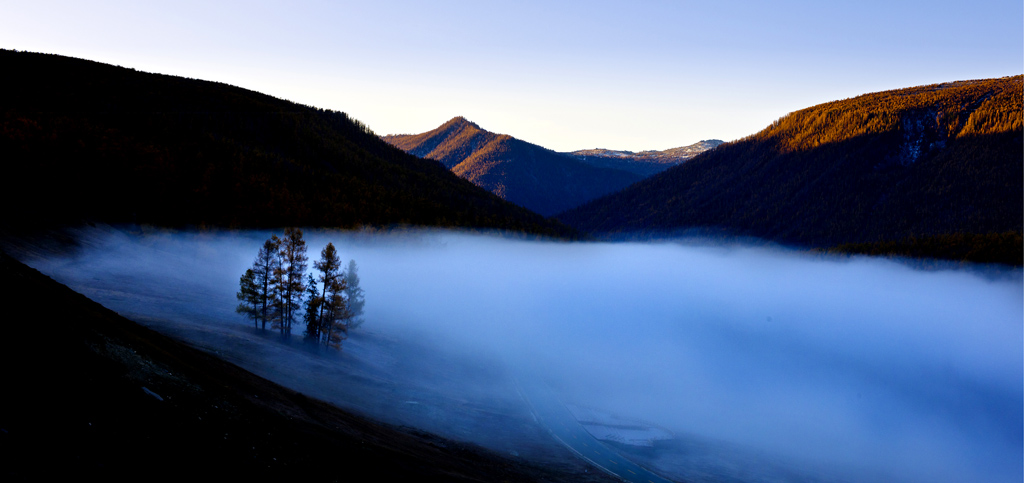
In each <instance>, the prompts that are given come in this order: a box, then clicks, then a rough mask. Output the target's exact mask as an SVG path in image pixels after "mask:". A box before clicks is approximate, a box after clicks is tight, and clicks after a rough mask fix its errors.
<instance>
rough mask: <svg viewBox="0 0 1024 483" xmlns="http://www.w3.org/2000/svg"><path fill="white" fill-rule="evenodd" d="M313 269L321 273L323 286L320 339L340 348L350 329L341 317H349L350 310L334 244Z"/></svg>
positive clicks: (327, 249) (318, 329) (323, 252)
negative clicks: (346, 301) (346, 302)
mask: <svg viewBox="0 0 1024 483" xmlns="http://www.w3.org/2000/svg"><path fill="white" fill-rule="evenodd" d="M313 268H315V269H316V270H318V271H319V272H320V275H319V277H318V279H319V281H320V284H321V286H322V288H321V292H320V307H319V309H320V310H319V311H318V315H317V321H318V326H317V332H318V334H319V337H318V339H319V340H320V342H321V343H323V344H326V345H330V346H334V347H340V345H341V340H342V339H343V338H344V337H343V336H344V334H345V333H346V332H347V330H348V327H347V326H345V325H344V320H341V319H339V317H345V316H347V314H348V310H347V306H346V304H345V296H344V291H345V286H346V285H345V280H344V279H343V278H342V277H341V275H342V274H341V273H340V270H341V259H339V258H338V252H337V250H335V248H334V244H333V243H328V244H327V246H325V247H324V249H323V250H321V251H320V260H317V261H315V262H313Z"/></svg>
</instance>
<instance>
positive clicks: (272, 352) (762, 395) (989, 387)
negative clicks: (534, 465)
mask: <svg viewBox="0 0 1024 483" xmlns="http://www.w3.org/2000/svg"><path fill="white" fill-rule="evenodd" d="M269 234H270V233H269V232H266V233H264V232H221V233H212V234H211V233H202V234H195V233H185V234H182V233H165V232H150V233H146V234H143V233H142V232H140V231H138V230H137V229H134V231H117V230H86V231H83V232H81V233H80V235H81V236H82V239H83V246H82V248H81V249H80V250H77V251H75V252H73V253H72V254H70V255H62V256H57V255H41V256H35V257H31V256H30V257H28V258H27V259H26V262H28V263H29V264H30V265H32V266H34V267H36V268H38V269H40V270H41V271H42V272H44V273H47V274H49V275H51V276H53V277H54V278H56V279H57V280H58V281H61V282H63V283H66V284H68V285H69V286H71V287H72V288H74V289H76V290H78V291H80V292H82V293H85V294H86V295H87V296H89V297H90V298H93V299H94V300H97V301H98V302H100V303H103V304H104V305H107V306H108V307H110V308H112V309H114V310H117V311H119V312H121V313H122V314H125V315H127V316H129V317H131V318H133V319H135V320H138V321H140V322H142V323H145V324H147V325H150V326H153V327H155V328H158V329H160V330H163V331H165V332H168V333H171V334H173V335H175V336H178V337H182V338H185V339H187V340H190V341H192V342H193V343H195V344H197V345H200V346H202V347H204V348H207V349H209V350H215V351H217V352H218V353H221V355H223V356H224V357H226V358H228V359H229V360H232V361H233V362H236V363H239V364H241V365H243V366H244V367H247V368H249V369H250V370H253V371H254V372H257V373H259V374H261V375H265V376H267V377H271V378H273V379H275V380H277V381H278V382H281V383H283V384H285V385H290V386H292V387H295V388H296V389H298V390H301V391H303V392H308V393H311V394H313V395H315V396H316V397H322V398H324V399H328V400H332V401H333V402H336V403H337V404H339V405H341V406H343V407H348V408H351V409H354V410H357V411H361V412H364V413H366V414H369V415H372V416H374V417H379V418H382V419H385V420H390V421H392V422H395V423H398V424H407V425H415V426H418V427H421V428H423V429H426V430H429V431H435V432H439V433H442V434H444V435H446V436H449V437H455V438H460V439H466V440H470V441H475V442H478V443H480V444H484V445H486V446H488V447H491V448H494V449H497V450H499V451H502V452H506V453H508V454H511V455H518V456H522V457H528V458H529V457H533V456H537V455H542V454H545V453H546V451H547V450H545V445H546V444H549V442H548V441H547V440H546V433H545V432H544V430H543V429H537V428H535V427H533V425H534V423H533V422H532V419H531V418H530V416H529V411H528V409H523V408H524V406H523V405H522V402H521V398H520V397H519V394H518V393H517V390H516V387H517V384H519V382H517V378H518V379H522V378H531V379H534V380H542V381H543V382H544V384H545V385H546V387H549V388H550V390H551V391H552V392H553V393H555V394H557V396H558V397H559V398H560V399H561V400H563V401H565V402H566V403H569V404H572V405H576V406H579V407H584V408H590V409H593V410H594V411H600V412H601V413H602V414H614V415H616V417H621V418H623V420H631V421H643V422H645V424H648V425H650V426H652V427H653V426H656V427H658V428H664V429H665V430H666V431H668V432H670V433H671V434H673V435H674V438H675V439H674V441H675V442H674V443H673V442H672V441H660V442H658V443H657V444H655V445H654V446H653V447H652V448H648V449H643V450H641V451H638V452H637V453H636V456H637V458H639V459H641V460H643V461H642V463H645V464H647V465H648V466H652V465H653V466H655V467H656V468H654V469H656V470H660V472H661V473H662V474H664V475H665V476H669V477H675V478H710V479H740V480H746V481H771V480H789V479H794V478H807V479H810V480H814V479H821V480H839V481H843V480H849V481H862V480H890V481H1012V482H1018V481H1021V479H1022V477H1024V471H1022V451H1024V442H1022V440H1024V437H1022V431H1024V418H1022V412H1024V396H1022V393H1024V388H1022V385H1024V383H1022V380H1024V374H1022V372H1024V371H1022V365H1024V356H1022V351H1024V349H1022V346H1024V336H1022V320H1024V313H1022V310H1024V309H1022V304H1024V300H1022V298H1024V297H1022V280H1021V274H1020V272H1019V271H1011V272H1003V273H1001V274H996V275H992V274H982V273H980V272H978V271H971V270H964V269H957V270H953V269H949V270H932V271H923V270H917V269H913V268H909V267H907V266H905V265H901V264H899V263H895V262H890V261H884V260H877V259H867V258H852V259H832V258H822V257H811V256H808V255H802V254H797V253H794V252H788V251H784V250H777V249H765V248H747V247H741V246H730V247H713V246H696V245H687V244H685V243H658V244H639V243H617V244H613V243H574V244H567V243H546V242H529V241H517V240H512V239H506V238H500V237H490V236H481V235H467V234H457V233H437V232H414V233H402V234H391V235H371V234H366V233H345V232H327V231H315V232H310V231H307V232H306V239H307V242H308V243H309V256H310V259H311V261H312V260H313V259H315V258H317V257H318V256H319V251H320V249H321V248H322V247H323V246H324V245H325V244H326V243H327V242H328V241H331V242H333V243H334V244H335V245H336V246H337V247H338V248H339V252H340V255H341V256H342V258H343V259H345V260H348V259H350V258H351V259H355V260H356V262H357V263H358V265H359V267H360V272H359V274H360V277H361V279H362V286H363V288H364V290H365V291H366V301H367V303H366V309H365V310H366V312H365V319H366V323H365V325H364V326H363V328H361V329H360V330H359V331H357V332H355V333H354V334H353V336H352V337H351V338H350V339H349V340H347V341H346V342H345V346H344V349H343V351H342V352H341V353H340V354H339V353H331V352H327V351H319V352H317V351H310V350H308V349H305V348H304V346H303V344H301V342H299V340H300V335H299V334H296V335H295V337H294V340H293V341H292V342H290V343H284V342H282V341H281V340H280V339H279V338H278V337H274V336H272V335H268V334H261V333H259V332H258V331H254V330H253V329H252V328H251V323H249V322H247V321H246V320H244V319H243V318H242V317H241V316H239V315H237V314H235V313H234V307H235V305H236V303H237V301H236V300H235V296H234V294H235V292H236V291H237V289H238V278H239V276H240V275H241V274H242V272H244V270H245V269H246V268H248V267H249V266H250V265H251V264H252V261H253V258H254V257H255V255H256V251H257V250H258V247H259V246H260V245H261V244H262V242H263V240H265V239H266V238H267V237H268V236H269ZM311 265H312V264H311ZM311 269H312V267H311ZM299 330H301V329H299ZM588 410H589V409H588ZM531 448H532V449H531ZM626 449H627V450H628V449H629V448H626ZM751 455H753V456H751ZM537 457H540V456H537ZM730 468H732V469H730ZM737 468H739V469H737ZM757 468H765V469H764V470H763V471H761V470H758V469H757Z"/></svg>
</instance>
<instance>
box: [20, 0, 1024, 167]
mask: <svg viewBox="0 0 1024 483" xmlns="http://www.w3.org/2000/svg"><path fill="white" fill-rule="evenodd" d="M0 48H6V49H18V50H29V51H37V52H48V53H56V54H62V55H69V56H74V57H81V58H86V59H91V60H97V61H101V62H107V63H112V64H118V65H123V66H126V67H135V68H137V69H140V70H145V71H150V72H161V73H167V74H175V75H181V76H186V77H194V78H201V79H209V80H215V81H220V82H225V83H229V84H235V85H239V86H242V87H246V88H249V89H254V90H258V91H261V92H265V93H268V94H271V95H274V96H277V97H282V98H286V99H289V100H293V101H296V102H301V103H304V104H311V105H315V106H318V107H324V108H331V109H336V110H341V111H345V112H348V113H349V114H350V115H352V116H353V117H355V118H357V119H359V120H361V121H363V122H365V123H366V124H368V125H369V126H370V127H371V128H372V129H373V130H374V131H375V132H377V133H379V134H392V133H418V132H422V131H426V130H429V129H432V128H434V127H436V126H437V125H439V124H441V123H442V122H444V121H446V120H448V119H450V118H452V117H454V116H457V115H462V116H465V117H467V118H469V119H470V120H472V121H475V122H477V123H478V124H480V125H481V126H482V127H484V128H486V129H489V130H491V131H495V132H499V133H505V134H511V135H513V136H515V137H518V138H520V139H524V140H527V141H530V142H534V143H537V144H540V145H542V146H545V147H549V148H552V149H556V150H562V151H566V150H575V149H585V148H597V147H602V148H610V149H628V150H634V151H636V150H642V149H667V148H671V147H676V146H682V145H686V144H690V143H693V142H696V141H699V140H701V139H710V138H718V139H723V140H732V139H737V138H740V137H743V136H746V135H748V134H753V133H754V132H757V131H759V130H761V129H762V128H764V127H765V126H767V125H768V124H769V123H771V121H773V120H774V119H776V118H778V117H780V116H782V115H784V114H786V113H788V112H791V111H794V110H797V109H801V108H804V107H808V106H811V105H814V104H818V103H821V102H826V101H830V100H835V99H842V98H847V97H852V96H855V95H859V94H863V93H867V92H873V91H879V90H886V89H894V88H900V87H909V86H913V85H921V84H930V83H936V82H945V81H953V80H964V79H979V78H988V77H1001V76H1006V75H1016V74H1021V73H1022V72H1024V5H1022V2H1021V1H1020V0H994V1H993V0H971V1H942V0H928V1H918V0H887V1H875V0H858V1H845V0H840V1H822V0H816V1H802V0H776V1H770V2H769V1H760V0H756V1H755V0H717V1H703V2H695V1H641V0H635V1H620V2H611V1H593V0H591V1H562V2H559V1H556V0H546V1H534V0H518V1H514V2H489V1H479V0H477V1H450V0H432V1H422V2H411V1H388V0H376V1H374V0H370V1H367V0H363V1H360V2H348V1H327V0H319V1H317V0H293V1H289V2H271V1H256V0H252V1H233V2H216V1H180V2H138V1H88V0H75V1H48V0H33V1H9V0H0ZM10 74H11V73H4V75H10Z"/></svg>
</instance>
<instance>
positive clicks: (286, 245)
mask: <svg viewBox="0 0 1024 483" xmlns="http://www.w3.org/2000/svg"><path fill="white" fill-rule="evenodd" d="M278 256H279V258H280V261H279V266H278V270H279V272H278V274H277V280H278V283H279V285H280V286H279V288H280V290H279V294H280V306H281V314H280V321H279V326H278V329H280V330H281V334H283V335H289V334H291V332H292V322H293V321H294V320H295V311H296V310H297V309H298V308H299V307H300V306H301V305H302V299H303V296H304V292H303V290H304V288H305V287H304V283H303V280H302V276H303V274H305V273H306V261H307V260H309V258H308V257H307V256H306V242H305V240H303V239H302V230H299V229H297V228H286V229H285V230H284V238H283V239H282V240H281V246H280V250H279V252H278Z"/></svg>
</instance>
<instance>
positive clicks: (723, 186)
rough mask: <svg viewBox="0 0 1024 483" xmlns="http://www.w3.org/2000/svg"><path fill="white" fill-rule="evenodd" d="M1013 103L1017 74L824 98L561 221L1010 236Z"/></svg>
mask: <svg viewBox="0 0 1024 483" xmlns="http://www.w3.org/2000/svg"><path fill="white" fill-rule="evenodd" d="M1021 106H1022V78H1021V77H1020V76H1016V77H1007V78H1001V79H990V80H979V81H964V82H954V83H947V84H938V85H931V86H922V87H915V88H909V89H902V90H894V91H886V92H879V93H873V94H866V95H863V96H859V97H856V98H852V99H846V100H842V101H835V102H830V103H826V104H821V105H818V106H814V107H810V108H807V109H803V110H800V111H797V112H794V113H791V114H789V115H787V116H785V117H783V118H781V119H779V120H778V121H776V122H774V123H773V124H772V125H771V126H769V127H767V128H766V129H764V130H763V131H761V132H759V133H757V134H755V135H753V136H750V137H747V138H744V139H741V140H739V141H736V142H732V143H727V144H723V145H721V146H719V147H718V148H716V149H714V150H712V151H709V152H706V153H703V154H700V155H698V156H696V157H695V158H693V159H692V160H690V161H688V162H686V163H685V164H683V165H681V166H678V167H675V168H672V169H669V170H668V171H665V172H664V173H661V174H659V175H655V176H653V177H651V178H648V179H646V180H644V181H641V182H639V183H637V184H635V185H633V186H630V187H629V188H627V189H625V190H623V191H621V192H618V193H615V194H613V195H609V196H607V197H604V198H601V199H599V200H595V201H592V202H590V203H588V204H586V205H584V206H581V207H579V208H576V209H573V210H571V211H568V212H566V213H562V214H560V215H558V219H560V220H562V221H564V222H566V223H568V224H569V225H571V226H573V227H575V228H577V229H579V230H582V231H585V232H591V233H603V234H610V233H635V232H641V233H648V234H657V233H671V232H676V231H681V230H687V229H693V228H698V229H711V230H723V231H726V232H728V233H732V234H737V235H744V236H756V237H762V238H767V239H771V240H775V241H779V242H784V243H795V244H801V245H810V246H818V247H831V246H835V245H841V244H850V243H879V242H893V241H900V240H908V239H911V237H917V238H921V237H933V236H940V237H945V238H936V239H946V240H961V239H972V238H971V237H970V235H990V234H991V235H992V236H996V235H995V234H1005V233H1007V232H1010V234H1012V233H1017V234H1019V233H1021V220H1022V216H1024V213H1022V205H1021V199H1022V197H1024V183H1022V179H1024V174H1022V163H1021V160H1022V159H1024V151H1022V146H1024V137H1022V134H1024V133H1022V122H1021ZM988 238H989V237H982V238H978V239H979V240H987V239H988ZM966 251H968V252H969V251H970V248H969V247H968V248H967V249H966ZM1017 252H1018V253H1019V252H1020V250H1019V248H1018V250H1017ZM933 256H934V255H933ZM1017 257H1018V258H1019V255H1018V256H1017Z"/></svg>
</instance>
